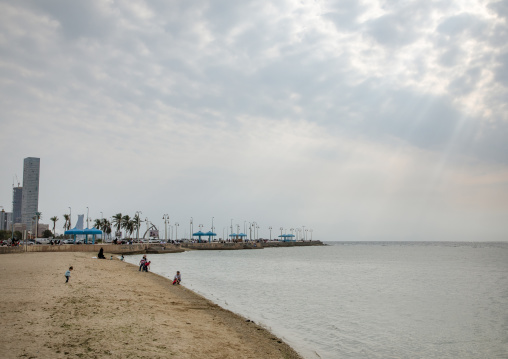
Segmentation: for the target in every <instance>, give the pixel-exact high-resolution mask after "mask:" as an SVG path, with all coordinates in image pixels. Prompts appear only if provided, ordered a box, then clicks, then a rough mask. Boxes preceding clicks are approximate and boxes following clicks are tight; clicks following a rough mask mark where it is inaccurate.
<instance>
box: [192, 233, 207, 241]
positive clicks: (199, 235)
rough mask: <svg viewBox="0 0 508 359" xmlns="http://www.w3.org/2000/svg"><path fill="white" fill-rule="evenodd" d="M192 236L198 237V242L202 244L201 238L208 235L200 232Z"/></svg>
mask: <svg viewBox="0 0 508 359" xmlns="http://www.w3.org/2000/svg"><path fill="white" fill-rule="evenodd" d="M192 235H193V236H198V242H201V237H203V236H206V233H204V232H201V231H199V232H196V233H192Z"/></svg>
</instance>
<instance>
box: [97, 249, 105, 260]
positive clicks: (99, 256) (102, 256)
mask: <svg viewBox="0 0 508 359" xmlns="http://www.w3.org/2000/svg"><path fill="white" fill-rule="evenodd" d="M97 258H99V259H106V257H104V249H102V247H101V249H99V254H97Z"/></svg>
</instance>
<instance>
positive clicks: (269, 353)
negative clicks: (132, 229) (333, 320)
mask: <svg viewBox="0 0 508 359" xmlns="http://www.w3.org/2000/svg"><path fill="white" fill-rule="evenodd" d="M94 256H95V254H92V253H68V252H67V253H22V254H4V255H2V256H1V257H0V269H1V272H0V273H1V275H0V288H1V289H2V292H1V293H2V294H1V295H0V342H1V345H0V357H1V358H108V357H109V358H150V359H153V358H300V356H299V355H298V354H297V353H296V352H295V351H294V350H293V349H292V348H290V347H289V346H288V345H286V344H285V343H284V342H282V341H281V340H280V339H279V338H277V337H275V336H274V335H272V334H271V333H270V332H268V331H267V330H265V329H263V328H261V327H259V326H257V325H256V324H254V323H252V322H250V321H247V320H246V319H245V318H242V317H240V316H237V315H235V314H233V313H231V312H229V311H227V310H224V309H222V308H220V307H218V306H217V305H215V304H213V303H211V302H210V301H208V300H206V299H204V298H203V297H201V296H199V295H197V294H195V293H194V292H192V291H190V290H188V289H186V288H185V286H184V285H183V286H172V285H171V282H170V281H169V280H168V279H166V278H163V277H160V276H158V275H155V274H153V273H143V272H139V271H138V268H137V267H134V266H132V265H130V264H127V263H125V262H121V261H119V260H98V259H93V258H92V257H94ZM107 258H109V255H107ZM69 266H73V267H74V270H73V271H72V274H71V279H70V281H69V283H67V284H66V283H65V277H64V273H65V271H66V270H67V269H68V267H69ZM184 280H185V276H184ZM183 284H185V282H184V283H183Z"/></svg>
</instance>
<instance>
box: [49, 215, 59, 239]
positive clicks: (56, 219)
mask: <svg viewBox="0 0 508 359" xmlns="http://www.w3.org/2000/svg"><path fill="white" fill-rule="evenodd" d="M50 220H51V221H52V222H53V238H55V237H56V232H55V226H56V221H58V217H57V216H54V217H51V218H50Z"/></svg>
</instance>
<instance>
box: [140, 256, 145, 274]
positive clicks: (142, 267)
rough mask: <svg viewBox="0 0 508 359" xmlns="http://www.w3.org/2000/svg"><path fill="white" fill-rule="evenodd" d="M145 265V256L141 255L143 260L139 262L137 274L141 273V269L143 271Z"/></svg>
mask: <svg viewBox="0 0 508 359" xmlns="http://www.w3.org/2000/svg"><path fill="white" fill-rule="evenodd" d="M145 263H146V254H145V255H143V258H141V261H140V262H139V272H141V269H144V267H145Z"/></svg>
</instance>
